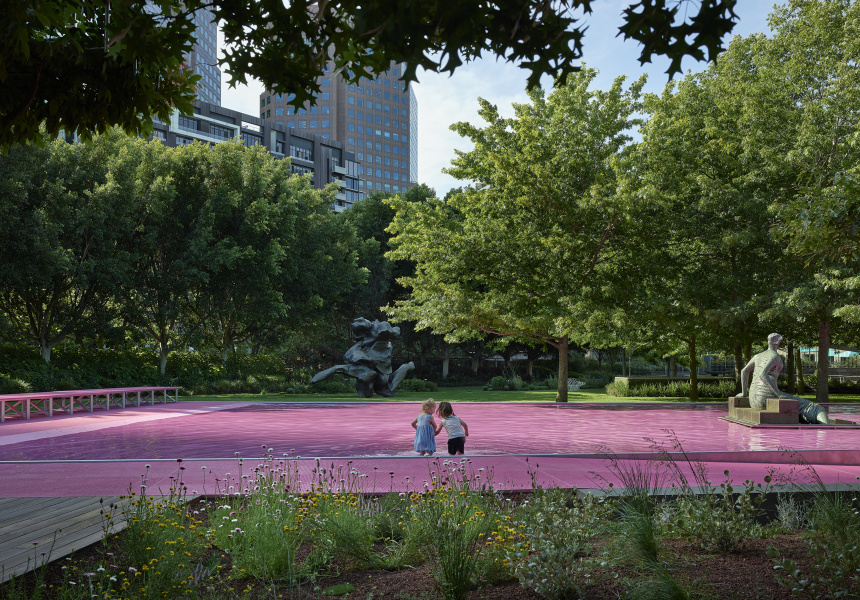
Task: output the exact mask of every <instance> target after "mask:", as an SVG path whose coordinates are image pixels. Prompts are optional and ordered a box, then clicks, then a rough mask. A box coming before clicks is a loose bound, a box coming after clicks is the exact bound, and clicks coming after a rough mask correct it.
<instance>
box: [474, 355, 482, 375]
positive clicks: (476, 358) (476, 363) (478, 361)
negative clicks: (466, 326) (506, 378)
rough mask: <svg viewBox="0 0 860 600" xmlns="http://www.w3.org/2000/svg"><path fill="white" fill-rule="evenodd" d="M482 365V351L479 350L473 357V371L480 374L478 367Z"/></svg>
mask: <svg viewBox="0 0 860 600" xmlns="http://www.w3.org/2000/svg"><path fill="white" fill-rule="evenodd" d="M480 366H481V353H480V352H477V353H475V355H474V356H473V357H472V373H474V374H475V375H477V374H478V368H479V367H480Z"/></svg>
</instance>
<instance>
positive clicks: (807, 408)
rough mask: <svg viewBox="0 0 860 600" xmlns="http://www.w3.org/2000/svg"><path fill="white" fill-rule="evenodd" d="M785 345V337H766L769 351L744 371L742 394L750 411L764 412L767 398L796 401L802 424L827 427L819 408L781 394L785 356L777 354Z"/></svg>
mask: <svg viewBox="0 0 860 600" xmlns="http://www.w3.org/2000/svg"><path fill="white" fill-rule="evenodd" d="M780 342H782V336H781V335H779V334H778V333H772V334H770V335H769V336H768V337H767V345H768V349H767V350H765V351H764V352H759V353H758V354H756V355H755V356H753V357H752V359H750V361H749V363H747V365H746V366H745V367H744V369H743V371H742V372H741V395H740V396H739V397H749V406H750V408H753V409H757V410H764V409H766V408H767V400H768V398H785V399H788V400H796V401H797V409H798V414H799V418H800V422H801V423H811V424H821V425H827V424H828V419H827V413H826V412H825V411H824V408H822V407H821V406H820V405H818V404H816V403H815V402H812V401H811V400H807V399H806V398H801V397H799V396H792V395H791V394H786V393H785V392H781V391H779V388H778V387H777V385H776V382H777V380H778V379H779V373H780V371H782V357H780V355H779V354H778V353H777V348H779V344H780ZM751 371H752V372H753V378H752V384H751V385H750V386H749V389H747V379H748V378H749V373H750V372H751Z"/></svg>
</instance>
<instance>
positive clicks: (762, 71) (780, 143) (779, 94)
mask: <svg viewBox="0 0 860 600" xmlns="http://www.w3.org/2000/svg"><path fill="white" fill-rule="evenodd" d="M770 23H771V27H772V29H773V30H774V35H773V37H772V38H765V37H764V36H756V37H754V38H752V39H750V40H746V41H744V42H743V50H744V52H743V54H741V53H740V50H741V47H740V42H739V48H738V52H737V54H739V55H740V58H738V59H737V60H736V61H735V62H736V63H737V65H738V68H737V69H736V72H737V73H738V75H737V81H738V82H739V83H741V84H742V85H740V86H739V87H738V89H737V91H736V93H738V94H741V95H742V96H743V98H744V112H743V114H742V118H741V120H740V124H741V126H742V127H744V129H745V131H746V136H745V139H744V145H743V150H744V151H745V153H746V154H747V155H748V157H749V158H748V163H749V164H750V171H749V176H748V179H749V181H750V183H751V184H752V185H755V186H756V188H757V191H758V193H759V194H761V195H762V197H764V198H767V199H768V201H769V202H770V203H771V208H772V210H773V211H774V213H775V214H776V215H777V217H778V218H779V226H778V232H779V233H781V234H782V235H783V237H784V239H785V241H786V242H787V244H788V249H789V252H790V253H791V254H793V255H795V256H799V257H801V258H803V259H804V261H805V263H806V271H807V277H806V279H805V280H803V281H800V282H799V283H798V285H797V286H796V288H795V289H790V290H787V291H786V292H785V295H784V296H785V298H788V299H792V298H794V299H799V300H798V303H797V305H798V306H801V305H802V306H804V307H810V306H812V305H815V306H816V307H817V308H816V309H815V310H799V316H806V317H809V316H810V315H812V314H813V313H814V314H815V315H817V316H816V317H815V318H817V320H818V331H819V339H818V349H819V363H818V380H819V385H818V386H817V394H818V399H819V400H821V401H824V400H826V398H827V371H828V350H829V344H830V337H831V332H830V329H831V323H830V322H831V319H832V318H833V315H834V313H836V312H837V311H840V309H841V312H843V313H845V314H847V315H848V316H849V317H850V313H851V309H850V307H851V306H852V305H856V304H857V302H856V289H855V286H853V285H852V284H851V282H852V281H854V280H855V278H856V275H857V270H856V260H854V258H853V257H855V256H856V254H857V233H856V223H857V222H858V217H860V213H858V208H860V203H858V201H857V192H858V188H857V185H856V183H855V181H856V174H857V165H858V164H860V146H858V144H857V139H858V135H860V112H858V110H857V107H858V106H860V67H858V62H860V5H858V4H857V3H856V2H850V1H849V0H790V1H789V2H787V3H786V4H785V5H784V6H780V7H776V8H775V10H774V12H773V14H772V15H771V17H770ZM732 45H733V46H734V45H735V44H734V43H733V44H732ZM732 54H733V50H732V48H730V51H729V53H728V56H731V55H732ZM840 288H841V291H842V292H846V291H848V292H853V293H848V294H846V293H841V294H835V293H834V291H839V290H840ZM852 296H853V298H852ZM809 299H815V300H814V302H810V301H808V300H809ZM792 302H793V300H792V301H790V304H791V303H792Z"/></svg>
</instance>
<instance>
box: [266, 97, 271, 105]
mask: <svg viewBox="0 0 860 600" xmlns="http://www.w3.org/2000/svg"><path fill="white" fill-rule="evenodd" d="M271 103H272V97H271V96H268V97H267V98H266V104H271Z"/></svg>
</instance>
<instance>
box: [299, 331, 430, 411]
mask: <svg viewBox="0 0 860 600" xmlns="http://www.w3.org/2000/svg"><path fill="white" fill-rule="evenodd" d="M399 335H400V328H399V327H392V326H391V324H390V323H389V322H388V321H373V322H371V321H368V320H367V319H365V318H363V317H359V318H357V319H355V320H354V321H353V322H352V336H353V337H354V338H355V339H357V340H358V341H357V342H356V343H355V344H354V345H353V346H352V348H350V349H349V350H347V351H346V354H344V357H343V358H344V361H345V362H346V364H345V365H335V366H333V367H330V368H328V369H326V370H324V371H320V372H319V373H317V374H316V375H314V377H313V379H311V383H317V382H319V381H322V380H323V379H325V378H326V377H328V376H330V375H334V374H335V373H339V374H341V375H348V376H349V377H354V378H355V379H356V380H357V381H356V383H355V388H356V390H357V391H358V396H359V398H371V397H373V393H374V392H376V393H377V394H379V395H380V396H385V397H390V396H393V395H394V390H396V389H397V386H398V385H400V382H401V381H403V378H404V377H406V374H407V373H408V372H409V371H411V370H412V369H414V368H415V363H411V362H409V363H406V364H404V365H401V366H400V368H399V369H397V371H394V372H392V369H391V340H392V339H394V338H396V337H398V336H399Z"/></svg>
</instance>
